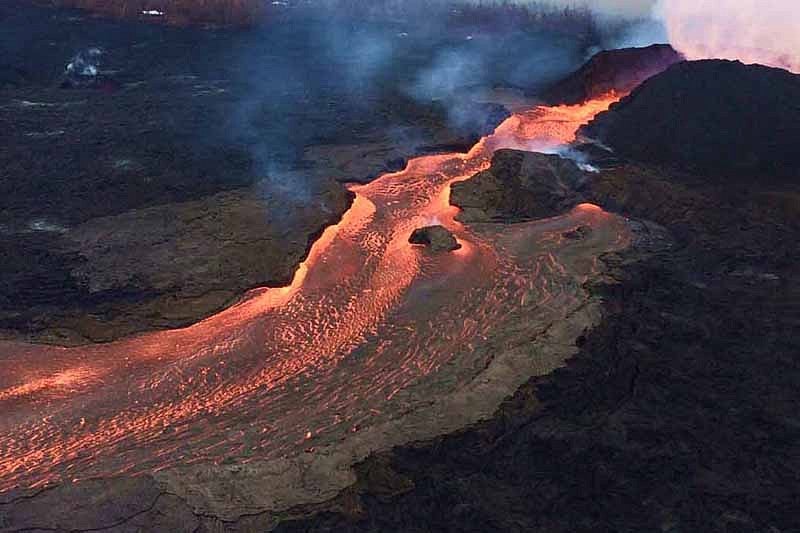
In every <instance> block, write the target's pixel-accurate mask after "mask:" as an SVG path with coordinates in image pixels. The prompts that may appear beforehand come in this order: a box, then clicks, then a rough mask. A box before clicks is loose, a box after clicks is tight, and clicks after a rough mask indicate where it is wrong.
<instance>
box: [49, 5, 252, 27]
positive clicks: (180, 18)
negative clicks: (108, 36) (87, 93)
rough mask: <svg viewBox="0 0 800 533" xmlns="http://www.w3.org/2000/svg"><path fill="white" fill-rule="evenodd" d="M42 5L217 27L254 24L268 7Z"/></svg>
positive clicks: (115, 15)
mask: <svg viewBox="0 0 800 533" xmlns="http://www.w3.org/2000/svg"><path fill="white" fill-rule="evenodd" d="M40 3H42V4H47V3H49V4H51V5H54V6H58V7H76V8H81V9H87V10H90V11H93V12H95V13H99V14H102V15H108V16H114V17H124V18H148V19H150V20H155V21H158V20H163V21H165V22H168V23H170V24H209V25H217V26H219V25H235V26H247V25H251V24H254V23H255V22H257V21H258V20H259V18H260V17H262V16H263V15H264V9H265V6H266V5H267V2H264V1H263V0H40Z"/></svg>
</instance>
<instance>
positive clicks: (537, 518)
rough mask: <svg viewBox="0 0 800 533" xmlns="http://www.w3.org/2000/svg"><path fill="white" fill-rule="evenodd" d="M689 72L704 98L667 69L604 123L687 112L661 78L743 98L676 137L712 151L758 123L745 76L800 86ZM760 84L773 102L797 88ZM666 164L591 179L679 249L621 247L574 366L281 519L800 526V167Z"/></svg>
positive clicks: (721, 68)
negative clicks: (785, 174)
mask: <svg viewBox="0 0 800 533" xmlns="http://www.w3.org/2000/svg"><path fill="white" fill-rule="evenodd" d="M675 68H676V69H677V70H676V72H686V71H689V70H691V71H693V72H695V73H696V74H697V76H698V80H704V81H698V83H700V85H699V86H700V87H703V88H705V89H706V92H705V93H703V94H695V93H694V91H695V89H696V88H697V87H696V86H695V83H694V80H695V78H694V77H692V76H680V77H678V78H674V77H673V78H672V79H670V77H671V76H675V72H673V73H667V74H664V75H662V76H661V77H656V78H655V79H654V80H653V81H652V82H650V83H648V84H647V86H646V87H644V88H643V89H642V90H641V91H638V92H635V93H634V94H633V95H632V96H631V98H629V99H628V100H627V101H626V105H620V106H618V107H617V108H615V109H613V110H612V111H611V112H609V114H608V115H606V116H604V117H601V118H600V119H599V120H598V121H597V122H598V123H602V122H606V121H608V122H612V121H615V120H618V119H619V120H621V118H622V117H623V116H624V117H626V118H627V119H629V120H630V122H628V123H629V124H633V123H634V121H633V118H632V117H633V116H634V115H633V111H632V110H633V109H638V110H642V111H641V112H642V113H646V116H649V117H652V118H659V119H660V120H663V121H664V122H666V121H667V120H670V118H668V117H672V116H673V113H677V114H680V113H682V111H680V110H677V109H676V108H675V107H669V106H663V105H661V104H662V100H660V99H651V98H650V96H649V95H650V94H652V93H649V92H648V90H647V88H648V87H652V86H653V85H654V84H662V83H665V82H669V84H670V86H671V88H672V90H673V91H675V93H674V94H673V95H671V96H672V97H674V98H676V100H677V98H678V96H680V97H681V98H690V99H696V100H697V101H698V102H699V101H701V100H704V101H705V102H706V104H707V105H708V106H709V107H711V108H716V109H717V110H721V109H723V108H725V109H726V112H725V113H723V114H721V115H720V116H719V117H718V118H719V119H720V120H721V121H720V120H718V121H717V122H715V123H714V126H713V127H711V126H710V125H709V124H704V125H703V126H704V128H703V129H702V130H701V129H700V128H699V126H698V127H697V128H696V129H694V130H690V126H689V125H685V124H684V123H683V122H677V123H680V124H681V125H682V127H683V128H684V131H697V132H701V131H702V132H703V133H702V135H700V134H698V136H696V137H682V138H681V139H680V140H679V141H675V142H676V144H678V143H684V142H689V143H697V144H698V145H699V146H698V150H702V149H705V146H703V144H704V143H705V142H711V143H714V145H715V146H716V141H715V140H713V136H712V135H711V132H715V131H717V129H718V130H719V133H720V135H722V136H725V135H726V134H727V132H731V131H746V130H747V127H748V124H749V122H748V120H749V112H747V111H746V112H741V113H740V111H741V108H740V107H739V105H738V102H739V99H740V98H744V97H745V96H744V95H739V96H738V98H737V97H733V98H725V97H722V98H720V95H725V94H733V95H736V94H738V92H739V91H740V90H744V91H746V90H747V86H746V85H745V86H743V87H742V86H739V85H737V84H736V83H734V81H735V80H737V79H739V77H740V76H742V75H745V76H747V75H748V74H743V72H742V71H744V70H748V69H749V70H750V72H751V73H752V75H753V76H755V77H757V76H758V74H757V73H758V72H761V73H764V74H766V79H772V80H773V82H774V77H779V78H780V79H782V80H784V81H786V82H788V85H789V86H792V85H793V84H794V83H795V82H796V79H797V77H793V78H792V77H790V76H787V75H786V74H784V73H772V72H766V71H764V70H762V69H760V68H757V67H744V66H741V65H733V66H731V65H726V64H720V63H714V62H711V63H707V62H701V63H692V64H686V65H682V66H680V67H675ZM736 70H739V72H735V71H736ZM709 74H714V75H715V76H716V78H715V81H713V82H712V81H711V77H705V76H706V75H709ZM665 77H666V78H665ZM656 86H658V85H656ZM737 87H739V89H737ZM761 87H762V90H763V91H764V93H763V94H762V96H763V97H764V98H765V99H770V100H772V101H775V100H774V99H779V98H780V95H781V94H782V93H783V91H786V90H787V87H786V86H781V84H780V83H771V84H770V83H767V82H766V81H764V85H762V86H761ZM662 96H663V95H662ZM676 105H677V104H676ZM764 111H765V113H775V112H776V111H775V110H772V111H766V110H764ZM782 111H783V112H785V113H786V116H785V117H784V118H783V120H787V121H788V120H795V121H796V120H797V119H798V118H800V117H798V115H797V112H796V108H794V110H793V108H792V107H791V106H789V107H784V108H782ZM686 120H687V121H690V120H691V118H690V117H688V116H687V117H686ZM620 123H622V122H620ZM594 126H595V125H592V126H591V127H590V129H591V130H593V131H594ZM631 127H634V126H631ZM636 132H639V133H640V132H641V129H640V128H639V127H637V129H636ZM706 132H708V133H706ZM631 133H632V132H631ZM780 134H781V131H780V130H775V131H772V132H769V133H768V134H767V135H761V136H756V135H753V136H752V137H751V141H752V147H751V149H752V150H755V151H756V152H758V151H760V150H766V149H769V148H770V147H771V146H772V145H773V144H774V143H776V142H782V141H783V139H781V138H780V137H781V135H780ZM709 139H711V140H709ZM665 142H667V141H665ZM681 145H682V144H681ZM655 148H656V147H654V146H653V147H651V150H652V151H653V152H655ZM663 148H664V149H665V150H670V149H671V146H670V143H669V142H667V144H665V146H663ZM642 153H652V152H642ZM665 167H666V165H664V166H661V165H653V164H648V163H642V162H637V161H633V160H628V161H627V162H624V163H622V164H618V165H616V166H615V168H607V169H604V170H603V171H601V173H599V174H596V175H593V176H592V178H591V180H590V184H589V186H588V187H587V188H586V190H585V194H586V195H587V199H589V200H591V201H593V202H596V203H597V204H599V205H602V206H604V207H606V208H608V209H611V210H613V211H616V212H619V213H622V214H626V215H628V216H631V217H636V218H639V219H646V220H651V221H655V222H656V223H658V224H660V225H662V226H663V228H665V230H666V231H667V232H668V233H667V235H669V237H668V240H669V241H670V242H671V244H669V245H668V246H664V247H661V248H657V249H653V250H651V252H652V255H650V256H647V257H642V256H641V255H638V254H631V253H622V254H614V255H611V256H606V257H605V258H604V261H606V262H608V263H609V264H611V265H614V268H613V270H612V272H611V273H610V275H609V276H608V277H607V279H606V281H605V282H601V283H594V284H592V286H591V290H592V291H594V292H595V293H596V294H598V295H602V297H603V298H604V300H605V302H606V303H605V311H604V320H603V323H602V324H601V325H600V326H598V327H595V328H594V329H592V330H591V331H587V332H585V334H584V335H583V336H582V337H581V339H580V341H579V343H578V345H579V347H580V351H579V353H578V355H577V356H576V357H575V358H573V359H572V360H571V362H570V363H569V364H568V366H567V367H566V368H565V369H563V370H557V371H556V372H554V373H553V374H552V375H550V376H547V377H543V378H535V379H533V380H531V381H530V382H528V383H527V384H526V385H525V386H523V387H522V388H521V389H520V390H519V391H518V392H517V393H516V394H515V395H514V396H513V397H511V398H509V399H508V400H507V401H506V402H505V404H504V405H503V406H502V408H501V409H499V410H498V411H497V412H496V413H495V416H494V418H493V419H492V420H491V421H489V422H487V423H481V424H477V425H475V426H474V427H472V428H469V429H466V430H464V431H462V432H459V433H457V434H454V435H450V436H447V437H443V438H440V439H436V440H434V441H432V442H428V443H420V444H418V445H413V446H406V447H401V448H397V449H395V450H393V451H391V452H388V453H385V454H381V455H378V456H375V457H373V458H370V459H369V460H367V461H366V462H364V463H363V464H362V465H361V467H360V470H359V479H358V482H357V483H356V484H355V485H354V486H353V488H352V489H351V490H350V491H347V492H346V493H343V494H342V495H341V496H340V497H339V498H338V499H337V500H335V501H334V502H332V503H331V504H330V506H329V507H328V508H327V509H325V510H323V512H322V513H321V514H318V515H316V516H315V517H314V518H313V519H305V520H300V521H296V522H294V523H286V524H283V525H281V526H280V527H279V528H278V529H277V531H282V532H299V531H306V532H307V531H352V532H355V531H383V530H392V531H476V532H478V531H498V530H499V531H547V532H558V531H563V532H567V531H676V532H677V531H710V532H729V531H740V532H744V531H748V532H763V531H771V532H788V531H796V530H797V529H798V528H800V521H798V516H797V514H796V512H795V510H794V509H795V504H794V495H793V494H794V488H795V487H796V484H797V480H798V479H800V462H798V456H797V454H796V453H795V451H794V443H795V442H796V441H797V440H798V438H800V433H799V432H798V421H797V415H796V411H797V405H798V402H800V396H798V393H797V388H796V387H795V383H796V382H797V380H798V379H800V365H798V361H797V354H798V353H800V322H799V321H798V319H797V317H798V316H800V308H799V307H798V304H797V302H798V301H800V300H798V296H800V279H798V273H797V269H796V265H795V262H794V259H793V258H795V257H796V256H797V252H798V249H797V239H798V237H800V224H799V223H798V220H800V217H798V214H800V211H798V209H799V208H798V206H800V203H798V201H800V190H798V180H797V178H798V177H800V176H797V175H795V179H792V180H787V179H783V178H782V179H781V182H780V186H775V185H774V181H773V179H774V178H776V175H775V174H773V173H772V172H773V169H774V168H775V167H772V166H770V165H769V164H767V165H765V167H764V168H761V169H760V172H758V173H756V174H753V177H752V178H751V179H749V180H743V179H736V180H728V179H725V178H726V177H727V174H726V173H725V171H724V168H725V167H724V166H723V167H722V168H723V170H721V171H719V172H717V173H715V175H714V177H709V176H707V175H702V176H700V175H691V174H688V173H685V172H678V171H675V170H674V169H671V168H665ZM507 183H509V186H511V187H513V186H514V185H516V184H518V183H519V180H517V179H509V180H508V181H507ZM494 201H495V200H494V199H493V197H492V196H491V195H490V196H489V198H488V202H489V204H488V205H494Z"/></svg>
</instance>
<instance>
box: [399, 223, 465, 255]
mask: <svg viewBox="0 0 800 533" xmlns="http://www.w3.org/2000/svg"><path fill="white" fill-rule="evenodd" d="M408 242H410V243H411V244H418V245H422V246H426V247H428V248H430V249H431V251H433V252H452V251H453V250H458V249H459V248H461V245H460V244H459V243H458V241H457V240H456V238H455V237H454V236H453V234H452V233H450V231H449V230H448V229H447V228H445V227H444V226H426V227H424V228H417V229H415V230H414V231H413V232H412V233H411V236H410V237H409V238H408Z"/></svg>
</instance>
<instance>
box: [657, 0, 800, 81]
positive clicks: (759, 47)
mask: <svg viewBox="0 0 800 533" xmlns="http://www.w3.org/2000/svg"><path fill="white" fill-rule="evenodd" d="M656 14H657V16H659V17H660V18H661V19H662V20H663V21H664V23H665V25H666V28H667V32H668V34H669V39H670V42H671V43H672V45H673V46H674V47H675V48H676V49H678V50H680V51H681V52H683V54H684V55H686V56H687V57H688V58H689V59H703V58H722V59H739V60H742V61H744V62H746V63H762V64H765V65H770V66H774V67H781V68H785V69H788V70H792V71H794V72H800V31H798V24H799V23H800V2H798V0H768V1H765V0H716V1H715V2H713V3H712V2H704V1H698V0H661V1H660V3H659V5H658V7H657V10H656Z"/></svg>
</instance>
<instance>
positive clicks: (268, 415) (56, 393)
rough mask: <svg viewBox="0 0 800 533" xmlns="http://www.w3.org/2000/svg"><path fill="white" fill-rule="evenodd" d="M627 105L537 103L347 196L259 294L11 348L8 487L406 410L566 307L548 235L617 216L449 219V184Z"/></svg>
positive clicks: (7, 352)
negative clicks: (527, 315) (418, 238)
mask: <svg viewBox="0 0 800 533" xmlns="http://www.w3.org/2000/svg"><path fill="white" fill-rule="evenodd" d="M616 99H617V97H616V96H613V95H612V96H608V97H606V98H601V99H598V100H594V101H591V102H587V103H586V104H584V105H579V106H562V107H551V108H547V107H537V108H534V109H532V110H530V111H528V112H525V113H520V114H517V115H514V116H512V117H511V118H509V119H508V120H506V121H505V122H504V123H503V124H502V125H500V127H498V128H497V131H496V133H495V134H493V135H491V136H489V137H486V138H484V139H483V140H481V141H480V142H479V143H478V144H477V145H476V146H475V147H474V148H473V149H472V150H471V151H470V152H469V153H468V154H449V155H438V156H429V157H420V158H417V159H414V160H412V161H411V162H410V163H409V164H408V167H407V168H406V169H405V170H404V171H402V172H397V173H393V174H387V175H384V176H382V177H381V178H379V179H377V180H375V181H374V182H372V183H369V184H367V185H360V186H355V187H353V188H352V190H353V191H354V192H355V193H356V199H355V202H354V204H353V206H352V208H351V209H350V210H349V211H348V212H347V213H346V214H345V215H344V217H343V219H342V221H341V222H340V223H339V224H337V225H336V226H332V227H329V228H328V229H327V230H326V231H325V232H324V234H323V235H322V237H321V238H320V239H319V240H318V241H317V242H316V243H315V245H314V246H313V247H312V249H311V252H310V254H309V256H308V258H307V259H306V261H305V262H304V263H303V264H302V265H301V266H300V267H299V268H298V270H297V273H296V275H295V278H294V280H293V282H292V284H291V285H289V286H287V287H285V288H280V289H261V290H256V291H252V292H251V293H250V294H249V295H248V296H247V297H246V298H245V299H244V300H243V301H242V302H241V303H239V304H237V305H235V306H233V307H231V308H229V309H227V310H225V311H222V312H221V313H219V314H217V315H215V316H213V317H211V318H208V319H206V320H204V321H202V322H200V323H198V324H195V325H194V326H191V327H189V328H185V329H180V330H173V331H164V332H155V333H149V334H145V335H140V336H136V337H132V338H129V339H125V340H122V341H119V342H114V343H110V344H103V345H93V346H85V347H78V348H59V347H52V346H39V345H28V344H22V343H11V342H4V343H0V354H2V355H0V409H2V413H3V416H2V418H0V491H2V490H7V489H10V488H12V487H14V486H25V487H35V486H41V485H42V484H45V483H48V482H52V481H56V480H59V479H84V478H88V477H94V476H104V475H112V474H117V473H122V472H128V473H134V474H137V473H144V472H154V471H157V470H160V469H164V468H167V467H169V466H172V465H175V464H181V463H192V462H199V461H216V460H221V459H224V458H225V457H229V456H235V457H237V458H238V459H239V460H248V458H252V457H261V458H269V457H277V456H279V455H281V454H287V453H296V452H297V451H298V450H301V449H303V447H305V446H307V444H305V441H306V440H307V439H309V438H313V439H322V438H325V436H326V435H331V438H335V436H336V435H338V434H339V433H341V432H344V433H346V432H348V431H350V430H351V429H352V428H353V427H358V426H359V425H363V424H365V423H367V422H369V421H370V420H372V419H374V418H375V417H378V416H389V415H388V414H387V413H392V412H395V411H398V412H399V411H402V410H403V409H406V408H408V405H409V404H407V403H403V402H411V401H412V400H411V399H409V397H408V395H407V394H405V395H404V394H403V393H404V391H405V390H406V389H407V388H408V387H410V386H412V385H415V384H419V383H421V382H423V381H424V379H425V378H426V377H427V376H432V375H434V374H435V373H436V372H437V370H438V369H440V368H441V367H442V365H444V364H446V363H447V362H448V361H450V360H451V359H452V357H453V354H454V350H455V349H456V348H458V349H461V347H464V346H477V345H479V344H480V342H482V339H485V338H486V335H487V334H488V333H489V332H490V331H491V328H493V327H497V325H498V324H502V323H503V320H505V318H506V317H507V316H509V315H510V314H511V313H513V312H514V311H515V310H516V308H517V307H516V306H517V305H528V304H529V302H530V301H531V298H536V299H538V301H539V302H540V304H541V306H540V307H539V308H537V309H541V312H542V313H546V312H549V311H548V310H549V309H550V308H551V307H552V308H553V309H555V308H557V307H558V305H557V301H558V299H559V298H562V299H564V298H570V297H571V296H570V293H569V291H567V290H565V289H564V287H565V286H567V285H570V284H574V281H573V280H571V279H566V277H564V276H565V274H564V268H563V266H562V265H560V264H559V262H558V260H557V258H556V256H555V254H554V252H553V251H552V250H554V249H556V248H554V247H558V246H560V242H559V240H558V239H557V238H556V237H554V235H556V236H557V235H560V234H561V233H560V232H561V230H562V229H563V227H570V226H574V225H575V224H577V223H581V224H596V225H601V224H606V223H608V220H609V218H610V215H607V214H606V213H604V212H603V211H602V210H600V209H599V208H591V207H589V206H583V207H580V208H578V209H576V210H575V211H574V212H573V213H572V214H569V215H565V216H564V217H561V218H558V219H557V220H553V221H547V222H542V223H531V224H524V225H515V227H513V228H504V227H500V226H497V227H493V228H485V229H484V230H482V231H483V233H479V232H477V231H475V230H473V229H470V228H466V227H464V226H462V225H461V224H459V223H458V222H457V221H455V220H454V218H453V217H454V215H455V214H456V213H457V209H455V208H454V207H453V206H451V205H450V204H449V189H450V185H451V184H452V183H453V182H454V181H458V180H462V179H466V178H468V177H469V176H472V175H473V174H475V173H476V172H478V171H480V170H483V169H485V168H487V167H488V165H489V163H490V160H491V156H492V154H493V153H494V152H495V150H497V149H500V148H524V149H550V150H552V149H555V148H556V147H558V146H560V145H563V144H564V143H567V142H570V141H571V140H573V138H574V136H575V132H576V131H577V128H578V127H579V126H580V125H581V124H583V123H585V122H586V121H588V120H589V119H591V117H593V116H594V115H595V114H596V113H598V112H600V111H602V110H604V109H607V108H608V106H609V105H610V104H611V103H612V102H614V101H615V100H616ZM432 222H437V223H440V224H443V225H444V226H446V227H448V228H449V229H450V230H451V231H453V232H454V234H455V235H456V237H457V238H458V240H459V241H460V242H461V243H462V245H463V248H462V249H461V250H459V251H458V252H457V253H455V254H450V255H447V254H446V255H445V256H432V255H430V254H427V253H426V251H425V250H421V249H419V248H417V247H413V246H410V245H409V244H408V237H409V235H410V233H411V232H412V231H413V230H414V229H415V228H418V227H420V226H423V225H428V224H431V223H432ZM537 243H538V244H537ZM562 278H563V279H562ZM570 286H571V285H570ZM465 372H466V371H465ZM457 375H458V376H461V375H462V373H457ZM468 378H469V376H468V374H467V373H463V379H468ZM337 432H339V433H337ZM309 435H311V436H310V437H309Z"/></svg>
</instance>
